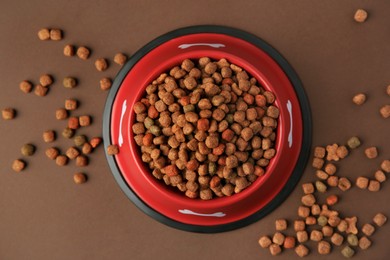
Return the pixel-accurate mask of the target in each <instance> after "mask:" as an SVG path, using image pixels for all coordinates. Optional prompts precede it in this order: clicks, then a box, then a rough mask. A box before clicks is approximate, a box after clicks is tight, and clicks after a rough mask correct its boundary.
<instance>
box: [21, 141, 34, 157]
mask: <svg viewBox="0 0 390 260" xmlns="http://www.w3.org/2000/svg"><path fill="white" fill-rule="evenodd" d="M20 151H21V152H22V155H23V156H31V155H33V154H34V153H35V146H34V145H32V144H25V145H23V146H22V149H20Z"/></svg>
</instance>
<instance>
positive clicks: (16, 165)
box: [12, 159, 26, 172]
mask: <svg viewBox="0 0 390 260" xmlns="http://www.w3.org/2000/svg"><path fill="white" fill-rule="evenodd" d="M25 167H26V162H25V161H23V160H21V159H17V160H14V161H13V162H12V170H14V171H15V172H21V171H23V170H24V168H25Z"/></svg>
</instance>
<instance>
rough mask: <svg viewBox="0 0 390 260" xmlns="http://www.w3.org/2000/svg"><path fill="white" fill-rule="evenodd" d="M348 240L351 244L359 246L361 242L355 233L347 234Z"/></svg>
mask: <svg viewBox="0 0 390 260" xmlns="http://www.w3.org/2000/svg"><path fill="white" fill-rule="evenodd" d="M347 241H348V244H350V245H351V246H357V245H358V244H359V239H358V237H357V236H356V235H355V234H349V235H348V236H347Z"/></svg>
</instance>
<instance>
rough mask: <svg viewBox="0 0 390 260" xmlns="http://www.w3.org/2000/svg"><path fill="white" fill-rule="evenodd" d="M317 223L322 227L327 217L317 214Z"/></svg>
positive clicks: (326, 221)
mask: <svg viewBox="0 0 390 260" xmlns="http://www.w3.org/2000/svg"><path fill="white" fill-rule="evenodd" d="M317 223H318V225H320V226H322V227H324V226H326V224H328V218H327V217H325V216H319V217H318V218H317Z"/></svg>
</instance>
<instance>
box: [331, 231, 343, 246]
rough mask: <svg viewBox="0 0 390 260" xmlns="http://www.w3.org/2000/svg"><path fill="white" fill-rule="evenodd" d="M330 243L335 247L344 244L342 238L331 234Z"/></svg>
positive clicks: (337, 234)
mask: <svg viewBox="0 0 390 260" xmlns="http://www.w3.org/2000/svg"><path fill="white" fill-rule="evenodd" d="M330 241H331V242H332V243H333V244H334V245H336V246H341V245H342V244H343V242H344V237H343V236H342V235H340V234H339V233H333V235H332V237H331V238H330Z"/></svg>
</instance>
